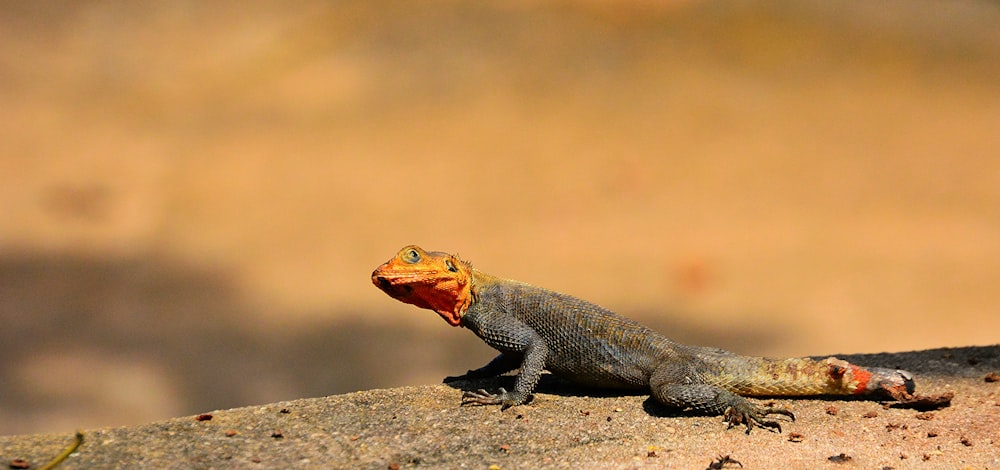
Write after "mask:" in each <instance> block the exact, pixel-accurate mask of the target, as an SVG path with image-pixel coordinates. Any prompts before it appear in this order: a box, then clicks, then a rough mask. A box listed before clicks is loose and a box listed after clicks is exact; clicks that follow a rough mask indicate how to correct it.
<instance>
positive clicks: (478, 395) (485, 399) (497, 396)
mask: <svg viewBox="0 0 1000 470" xmlns="http://www.w3.org/2000/svg"><path fill="white" fill-rule="evenodd" d="M505 395H507V390H504V389H503V388H501V389H500V393H490V392H487V391H486V390H483V389H479V390H476V391H474V392H464V393H462V405H500V404H504V399H503V397H504V396H505Z"/></svg>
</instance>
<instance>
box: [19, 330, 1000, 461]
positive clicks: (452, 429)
mask: <svg viewBox="0 0 1000 470" xmlns="http://www.w3.org/2000/svg"><path fill="white" fill-rule="evenodd" d="M843 357H845V358H848V359H850V360H852V361H856V362H858V363H860V364H865V365H877V366H885V367H902V368H906V369H909V370H911V371H912V372H914V373H915V375H916V378H917V390H918V392H921V393H940V392H945V391H952V392H954V393H955V399H954V401H953V403H952V406H951V407H949V408H945V409H942V410H939V411H934V412H929V413H924V414H921V413H918V412H917V411H914V410H907V409H895V408H884V407H883V406H882V405H880V404H879V403H874V402H865V401H841V400H825V399H820V400H816V399H809V400H794V399H781V400H777V403H778V404H780V405H781V406H785V407H788V408H789V409H791V410H792V411H794V412H795V415H796V417H797V418H798V420H797V421H796V422H789V423H785V424H784V425H783V428H784V430H783V432H782V433H781V434H777V433H771V432H766V431H762V430H755V431H754V432H753V433H751V434H750V435H747V434H744V433H743V432H742V430H738V429H732V430H728V431H727V430H726V429H725V426H724V425H723V424H722V422H721V419H720V418H719V417H705V416H686V415H674V416H670V415H669V414H667V415H665V413H664V410H662V409H661V408H660V407H658V406H657V405H656V404H655V403H653V402H651V401H650V400H648V399H647V397H646V396H645V395H635V396H628V395H626V396H617V395H604V394H602V393H601V392H595V391H590V390H580V389H577V388H574V387H571V386H568V385H566V384H565V383H562V382H560V381H558V380H554V379H552V378H551V377H549V378H547V380H545V381H544V383H543V384H542V386H541V388H540V389H539V391H538V393H536V395H535V399H534V401H533V402H532V403H531V404H529V405H525V406H520V407H515V408H511V409H509V410H506V411H503V412H501V411H500V410H499V408H497V407H459V406H458V401H459V395H460V393H459V391H458V390H456V389H455V388H453V387H450V386H446V385H432V386H421V387H403V388H396V389H389V390H367V391H361V392H356V393H349V394H345V395H336V396H330V397H325V398H309V399H301V400H293V401H287V402H280V403H273V404H268V405H263V406H251V407H245V408H236V409H231V410H224V411H214V412H211V413H207V414H206V415H204V416H202V417H201V418H200V420H199V418H198V417H196V416H187V417H182V418H175V419H171V420H168V421H163V422H158V423H152V424H146V425H141V426H130V427H122V428H113V429H96V430H85V431H84V434H85V440H84V443H83V445H82V446H81V447H80V449H79V450H78V452H76V453H74V454H73V455H72V456H70V458H69V459H67V460H66V461H65V462H64V463H63V464H62V465H61V466H60V468H66V469H70V468H135V467H137V466H144V467H149V468H210V467H212V468H220V467H236V468H276V467H281V468H290V467H295V468H310V467H316V468H382V469H384V468H395V467H396V466H398V467H400V468H406V467H426V468H488V467H490V466H492V465H496V466H498V467H499V468H505V469H506V468H565V467H576V468H645V467H650V468H652V467H656V468H659V467H664V466H670V467H676V468H706V467H707V466H708V465H709V464H710V463H711V462H712V461H713V459H716V458H717V457H718V456H720V455H729V456H730V457H731V458H732V459H735V460H737V461H740V462H741V463H742V464H743V466H744V468H776V467H780V468H824V467H832V466H834V464H835V460H837V459H840V460H846V459H850V461H851V462H853V464H854V465H855V466H857V468H882V467H893V468H907V467H913V466H919V465H921V464H933V466H935V467H942V468H960V467H969V468H997V467H1000V435H998V434H997V429H1000V382H988V381H986V380H984V378H985V377H986V375H987V374H988V373H990V372H1000V345H997V346H988V347H968V348H952V349H935V350H927V351H917V352H907V353H894V354H877V355H854V356H843ZM508 382H509V380H508V378H500V379H496V380H488V381H477V382H475V383H471V382H470V383H460V384H457V385H458V387H461V388H478V387H485V388H492V387H496V386H499V385H505V384H506V385H509V384H508ZM208 415H211V417H210V419H208V418H209V416H208ZM72 441H73V433H72V432H67V433H66V434H58V435H27V436H2V437H0V464H2V465H4V466H7V465H8V464H9V463H10V462H11V461H12V460H13V459H23V460H25V461H27V462H28V463H30V464H31V465H32V468H39V467H41V466H42V465H43V464H44V463H45V462H47V461H49V460H50V459H51V458H52V457H54V456H55V455H57V454H59V452H61V451H62V450H63V449H65V448H66V447H67V446H68V445H69V444H70V443H71V442H72ZM841 454H844V456H843V457H841ZM831 457H834V460H830V458H831ZM925 461H927V462H925ZM730 467H736V466H735V464H732V465H730V466H729V467H727V468H730Z"/></svg>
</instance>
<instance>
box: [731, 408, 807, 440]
mask: <svg viewBox="0 0 1000 470" xmlns="http://www.w3.org/2000/svg"><path fill="white" fill-rule="evenodd" d="M770 415H782V416H787V417H788V418H789V419H791V420H792V421H795V415H794V414H792V412H791V411H788V410H786V409H784V408H770V407H768V408H761V407H759V406H757V405H754V404H753V403H750V402H749V401H743V402H742V403H738V404H734V405H732V406H730V407H729V408H726V412H725V414H724V415H723V419H724V420H725V421H726V423H727V424H728V426H727V427H726V429H732V428H733V426H739V425H741V424H742V425H745V426H746V427H747V434H750V430H751V429H753V427H754V426H757V427H760V428H764V429H767V430H768V431H775V432H779V433H780V432H781V425H780V424H778V422H777V421H771V420H768V419H767V417H768V416H770Z"/></svg>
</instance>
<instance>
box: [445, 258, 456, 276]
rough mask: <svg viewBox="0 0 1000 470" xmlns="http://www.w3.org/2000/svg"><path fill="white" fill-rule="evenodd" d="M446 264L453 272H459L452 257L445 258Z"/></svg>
mask: <svg viewBox="0 0 1000 470" xmlns="http://www.w3.org/2000/svg"><path fill="white" fill-rule="evenodd" d="M444 265H445V267H446V268H448V270H449V271H451V272H453V273H457V272H458V268H456V267H455V263H452V262H451V260H450V259H446V260H444Z"/></svg>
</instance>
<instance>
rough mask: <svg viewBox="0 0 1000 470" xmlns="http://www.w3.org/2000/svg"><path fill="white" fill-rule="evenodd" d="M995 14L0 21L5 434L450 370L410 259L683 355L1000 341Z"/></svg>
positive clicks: (840, 7)
mask: <svg viewBox="0 0 1000 470" xmlns="http://www.w3.org/2000/svg"><path fill="white" fill-rule="evenodd" d="M997 24H1000V8H998V6H997V4H996V3H995V2H988V1H957V2H947V3H940V2H930V1H910V0H907V1H903V0H898V1H889V2H879V3H878V4H871V5H869V4H861V3H857V2H839V1H838V2H828V1H819V0H815V1H798V2H791V1H788V2H743V1H722V2H698V1H686V2H662V3H660V2H640V1H636V2H624V3H618V2H615V3H614V4H612V3H611V2H602V1H596V0H595V1H541V0H539V1H520V2H472V3H467V2H451V1H435V2H395V1H356V2H341V3H337V4H332V3H324V2H312V1H299V2H294V1H293V2H281V3H278V2H257V1H251V2H211V3H203V2H161V3H155V2H153V3H149V2H144V3H135V2H126V1H84V2H70V3H66V2H55V1H33V2H3V3H2V4H0V103H3V105H2V106H0V208H2V209H3V216H2V217H0V322H2V326H0V385H2V387H3V393H2V394H0V434H15V433H16V434H21V433H29V432H50V431H53V432H54V431H67V430H72V429H75V428H77V427H85V428H87V427H97V426H110V425H119V424H130V423H141V422H149V421H152V420H158V419H163V418H167V417H172V416H180V415H184V414H192V413H197V412H201V411H204V410H210V409H221V408H231V407H236V406H241V405H248V404H254V403H266V402H273V401H278V400H287V399H293V398H300V397H308V396H322V395H329V394H334V393H342V392H347V391H352V390H359V389H368V388H376V387H389V386H398V385H404V384H409V385H415V384H428V383H435V382H437V381H439V380H440V378H441V377H443V376H444V375H447V374H449V373H456V372H461V371H464V370H466V369H468V368H470V367H474V366H478V365H481V363H483V362H485V361H486V360H488V359H489V358H490V357H491V356H492V354H491V352H490V351H489V350H488V349H487V348H486V347H485V346H482V345H481V344H479V342H478V340H476V338H475V337H473V336H472V335H471V334H469V333H468V332H464V331H455V330H451V329H449V328H447V327H446V326H445V325H444V324H443V323H442V322H441V321H440V319H439V318H437V316H436V315H434V314H433V313H430V312H425V311H417V310H415V309H413V308H411V307H409V306H406V305H402V304H399V303H397V302H394V301H391V300H390V299H388V298H387V297H385V296H384V295H383V294H381V293H380V292H379V291H378V290H376V289H374V288H373V287H372V286H371V285H370V283H369V279H368V276H369V273H370V272H371V270H372V269H373V268H374V267H375V266H376V265H377V264H378V263H380V262H382V261H384V260H385V259H387V258H388V257H389V256H391V255H393V254H394V252H395V251H396V250H397V249H399V248H400V247H401V246H403V245H405V244H409V243H418V244H421V245H422V246H425V247H426V248H430V249H436V250H447V251H457V252H458V253H460V254H461V255H463V256H465V257H467V258H469V259H471V260H472V261H473V262H475V263H476V264H477V266H479V267H480V268H482V269H484V270H487V271H490V272H493V273H496V274H500V275H504V276H507V277H512V278H517V279H520V280H524V281H528V282H531V283H534V284H538V285H543V286H546V287H550V288H553V289H557V290H561V291H564V292H568V293H572V294H576V295H578V296H581V297H585V298H587V299H589V300H592V301H596V302H598V303H601V304H603V305H605V306H608V307H611V308H612V309H614V310H616V311H619V312H621V313H624V314H627V315H629V316H632V317H634V318H637V319H640V320H641V321H643V322H645V323H647V324H649V325H651V326H653V327H655V328H656V329H658V330H660V331H663V332H664V333H666V334H668V335H670V336H671V337H673V338H675V339H677V340H680V341H684V342H689V343H699V344H709V345H713V346H720V347H725V348H727V349H732V350H736V351H739V352H741V353H747V354H760V355H820V354H830V353H840V352H852V353H864V352H878V351H903V350H913V349H924V348H932V347H948V346H968V345H977V344H995V343H998V342H1000V334H998V332H1000V314H998V311H997V305H998V304H1000V289H998V288H997V286H998V285H1000V158H998V157H1000V155H998V153H1000V132H998V129H1000V79H998V78H1000V30H998V29H997V28H996V25H997Z"/></svg>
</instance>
